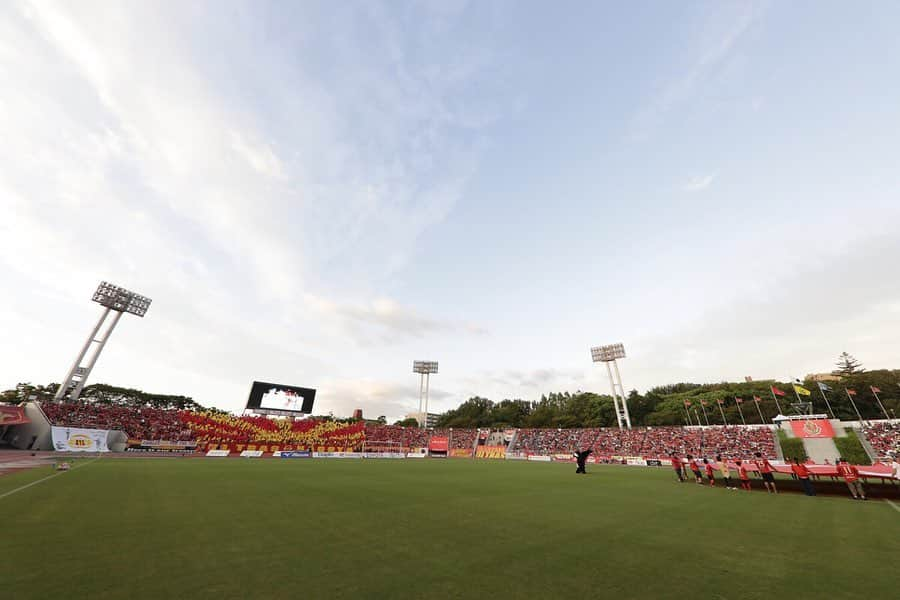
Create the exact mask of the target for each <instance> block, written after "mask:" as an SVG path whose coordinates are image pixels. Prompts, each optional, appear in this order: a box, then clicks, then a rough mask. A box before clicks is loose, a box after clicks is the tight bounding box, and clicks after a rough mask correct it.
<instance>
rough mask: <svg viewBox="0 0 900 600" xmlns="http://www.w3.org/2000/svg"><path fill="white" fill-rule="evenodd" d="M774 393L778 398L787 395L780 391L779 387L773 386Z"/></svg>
mask: <svg viewBox="0 0 900 600" xmlns="http://www.w3.org/2000/svg"><path fill="white" fill-rule="evenodd" d="M772 393H773V394H775V395H776V396H784V395H785V394H784V392H782V391H781V390H779V389H778V388H777V387H775V386H774V385H773V386H772Z"/></svg>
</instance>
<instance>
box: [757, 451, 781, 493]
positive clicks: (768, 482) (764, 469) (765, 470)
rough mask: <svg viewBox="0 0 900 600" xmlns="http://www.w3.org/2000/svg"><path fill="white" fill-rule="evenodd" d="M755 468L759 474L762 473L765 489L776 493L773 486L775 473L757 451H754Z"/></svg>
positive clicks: (767, 461)
mask: <svg viewBox="0 0 900 600" xmlns="http://www.w3.org/2000/svg"><path fill="white" fill-rule="evenodd" d="M756 468H757V469H758V470H759V474H760V475H762V480H763V483H764V484H765V486H766V491H767V492H769V493H770V494H777V493H778V490H777V489H776V488H775V475H774V474H773V473H772V465H771V464H770V463H769V460H768V459H767V458H763V457H762V454H760V453H759V452H757V453H756Z"/></svg>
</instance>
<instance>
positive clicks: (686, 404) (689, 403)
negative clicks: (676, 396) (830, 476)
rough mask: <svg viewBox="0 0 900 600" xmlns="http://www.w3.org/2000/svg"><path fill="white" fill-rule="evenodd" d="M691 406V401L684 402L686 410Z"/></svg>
mask: <svg viewBox="0 0 900 600" xmlns="http://www.w3.org/2000/svg"><path fill="white" fill-rule="evenodd" d="M690 405H691V401H690V400H685V401H684V406H685V408H687V407H688V406H690Z"/></svg>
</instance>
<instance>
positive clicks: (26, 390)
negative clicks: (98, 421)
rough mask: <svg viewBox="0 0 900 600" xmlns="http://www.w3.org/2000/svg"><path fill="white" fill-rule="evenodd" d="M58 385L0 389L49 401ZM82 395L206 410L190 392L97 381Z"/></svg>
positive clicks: (12, 398) (9, 396) (15, 397)
mask: <svg viewBox="0 0 900 600" xmlns="http://www.w3.org/2000/svg"><path fill="white" fill-rule="evenodd" d="M58 387H59V384H57V383H50V384H47V385H32V384H31V383H20V384H19V385H17V386H16V387H15V389H11V390H6V391H4V392H0V402H24V401H26V400H38V401H40V402H49V401H51V400H53V396H54V395H55V394H56V390H57V388H58ZM81 399H82V400H84V401H85V402H97V403H99V404H109V405H115V406H133V407H136V408H138V407H142V406H150V407H153V408H172V409H182V410H204V408H203V407H202V406H200V405H199V404H197V403H196V402H194V400H193V398H190V397H188V396H177V395H168V394H152V393H150V392H145V391H143V390H136V389H132V388H121V387H116V386H112V385H107V384H105V383H95V384H94V385H89V386H86V387H85V388H84V389H83V390H82V391H81Z"/></svg>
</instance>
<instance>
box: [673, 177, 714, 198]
mask: <svg viewBox="0 0 900 600" xmlns="http://www.w3.org/2000/svg"><path fill="white" fill-rule="evenodd" d="M715 178H716V175H715V174H714V173H711V174H709V175H698V176H695V177H691V178H690V179H689V180H688V182H687V183H685V184H684V185H683V186H682V187H681V189H682V191H684V192H691V193H693V192H702V191H703V190H705V189H706V188H708V187H709V186H710V185H712V182H713V180H714V179H715Z"/></svg>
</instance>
